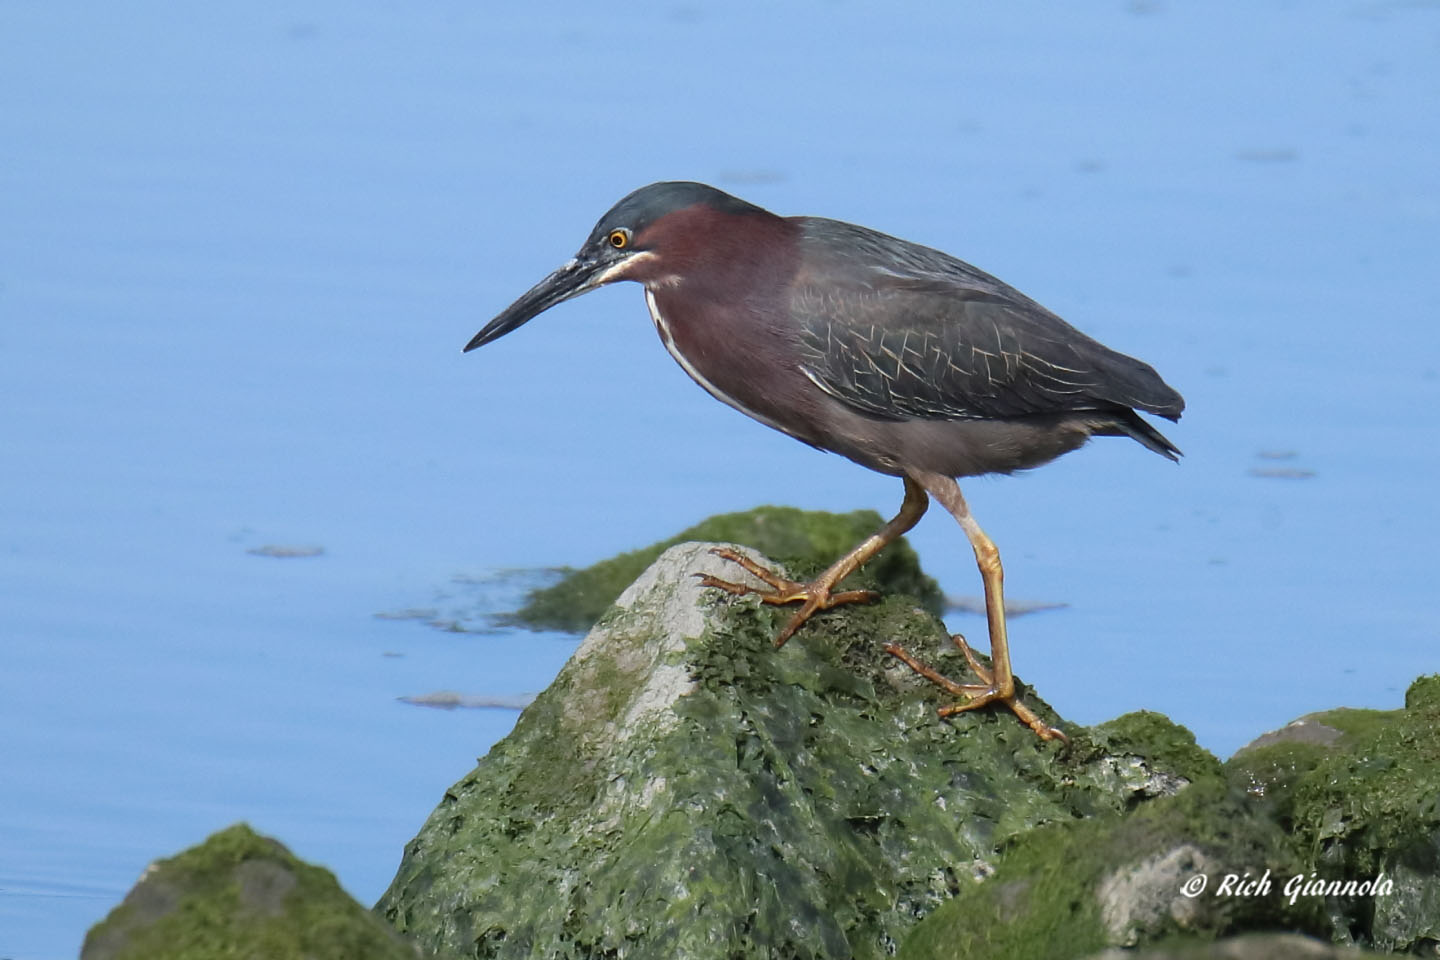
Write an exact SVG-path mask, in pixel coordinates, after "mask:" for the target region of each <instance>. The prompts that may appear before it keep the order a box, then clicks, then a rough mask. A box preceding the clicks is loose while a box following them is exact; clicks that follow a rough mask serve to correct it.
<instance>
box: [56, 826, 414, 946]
mask: <svg viewBox="0 0 1440 960" xmlns="http://www.w3.org/2000/svg"><path fill="white" fill-rule="evenodd" d="M415 956H417V954H416V952H415V951H414V949H413V948H411V947H410V946H408V945H406V944H405V943H403V942H402V941H401V940H400V939H399V938H398V937H396V936H395V934H394V933H393V932H392V931H390V930H389V929H387V928H386V927H385V926H384V925H383V924H381V923H379V922H378V921H377V920H376V918H375V917H374V916H373V915H372V914H370V913H369V912H367V911H366V910H365V909H364V908H363V907H362V906H360V904H358V903H356V902H355V901H354V900H352V899H351V898H350V896H349V895H348V894H346V893H345V891H344V890H342V889H341V888H340V884H339V883H337V882H336V880H335V876H334V875H333V874H332V873H330V871H328V870H325V869H322V868H320V867H315V866H311V865H309V864H307V863H304V862H303V861H301V860H299V859H298V858H296V857H295V855H294V854H292V853H291V852H290V851H289V850H287V849H285V847H284V846H282V845H281V844H279V843H277V842H276V841H274V840H271V839H269V838H266V837H262V836H260V835H258V834H256V833H255V832H254V831H253V830H251V829H250V828H249V827H248V826H246V825H245V824H236V825H235V826H232V827H229V828H227V829H225V830H222V831H220V832H219V833H216V834H214V835H213V836H211V837H210V838H209V839H207V840H206V841H205V842H204V843H203V844H200V845H199V846H196V847H192V848H190V849H189V850H186V851H184V852H182V853H180V854H179V855H177V856H175V857H172V858H170V859H168V860H161V861H159V862H158V863H156V864H155V865H154V866H153V867H152V868H151V870H149V871H147V872H146V875H145V877H144V878H142V879H141V881H140V883H138V884H137V885H136V887H135V888H134V890H132V891H131V893H130V895H129V896H127V897H126V898H125V900H124V902H122V903H121V904H120V905H119V906H118V907H116V908H115V909H114V910H112V911H111V912H110V914H109V916H107V917H106V918H105V919H104V920H103V921H102V922H100V923H98V924H96V925H95V926H94V927H93V928H92V929H91V930H90V932H89V934H88V935H87V936H86V938H85V945H84V948H83V949H82V951H81V958H82V960H131V958H134V960H141V958H144V960H214V958H216V957H226V958H234V960H250V958H254V960H289V958H295V960H301V958H304V960H326V958H335V960H400V958H412V960H413V958H414V957H415Z"/></svg>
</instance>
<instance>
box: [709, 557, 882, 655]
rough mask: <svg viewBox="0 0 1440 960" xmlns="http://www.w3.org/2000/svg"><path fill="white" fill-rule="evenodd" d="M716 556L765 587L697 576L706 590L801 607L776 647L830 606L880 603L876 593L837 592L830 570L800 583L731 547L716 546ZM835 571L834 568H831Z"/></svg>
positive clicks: (859, 591) (776, 642)
mask: <svg viewBox="0 0 1440 960" xmlns="http://www.w3.org/2000/svg"><path fill="white" fill-rule="evenodd" d="M710 552H711V553H713V554H715V556H717V557H721V558H723V559H725V560H729V561H730V562H731V563H738V564H739V565H740V566H742V567H744V568H745V569H746V570H748V571H749V572H750V573H751V574H753V575H754V576H755V577H756V578H757V579H759V580H762V581H764V582H765V583H766V584H767V586H766V587H752V586H747V585H746V584H743V583H732V582H731V581H729V580H721V579H720V578H719V577H712V576H711V575H710V574H708V573H697V574H696V576H697V577H699V578H700V584H701V585H702V586H706V587H714V588H716V589H717V590H724V591H725V592H726V593H730V594H734V595H735V596H737V597H743V596H745V595H746V594H752V593H753V594H754V595H755V596H757V597H759V598H760V602H761V603H768V604H771V605H773V606H783V605H785V604H787V603H799V604H802V606H801V607H800V609H799V610H797V611H796V612H795V616H793V617H791V618H790V622H789V623H787V624H785V629H784V630H781V631H780V635H779V636H778V637H776V638H775V646H777V647H780V646H784V644H785V641H786V640H789V639H790V638H791V637H793V636H794V635H795V631H796V630H799V629H800V627H801V626H803V625H804V623H805V621H806V620H809V619H810V617H811V616H812V615H813V614H815V613H817V612H818V611H820V610H829V609H830V608H831V607H838V606H840V604H842V603H865V602H868V601H871V600H877V599H879V597H880V594H878V593H876V592H875V591H874V590H841V591H839V592H834V591H833V589H832V588H833V587H834V586H835V584H834V582H833V581H830V580H828V579H827V576H828V575H829V573H830V571H829V570H827V571H825V573H822V574H821V575H820V576H818V577H816V578H815V579H814V580H812V581H810V582H809V583H799V582H797V581H794V580H790V579H787V578H786V577H782V576H780V575H779V574H778V573H776V572H775V571H773V570H767V569H765V568H764V567H762V566H760V564H758V563H756V562H755V561H754V560H751V559H750V558H749V557H747V556H745V555H744V554H742V553H737V552H736V551H734V550H731V549H730V548H729V547H715V548H714V549H712V550H711V551H710ZM832 569H833V568H832Z"/></svg>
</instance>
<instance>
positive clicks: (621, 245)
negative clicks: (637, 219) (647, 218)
mask: <svg viewBox="0 0 1440 960" xmlns="http://www.w3.org/2000/svg"><path fill="white" fill-rule="evenodd" d="M605 239H606V240H608V241H610V246H612V247H614V248H615V249H616V250H624V249H625V248H626V247H628V246H630V231H629V230H623V229H622V230H611V231H610V236H608V237H606V238H605Z"/></svg>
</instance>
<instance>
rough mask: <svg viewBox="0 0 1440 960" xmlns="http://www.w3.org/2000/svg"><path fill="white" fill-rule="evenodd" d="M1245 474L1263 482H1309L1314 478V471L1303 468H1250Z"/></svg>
mask: <svg viewBox="0 0 1440 960" xmlns="http://www.w3.org/2000/svg"><path fill="white" fill-rule="evenodd" d="M1246 473H1248V474H1250V476H1252V477H1260V478H1262V479H1265V480H1309V479H1310V478H1311V477H1313V476H1315V471H1314V470H1307V469H1305V468H1304V467H1251V468H1250V469H1249V470H1247V471H1246Z"/></svg>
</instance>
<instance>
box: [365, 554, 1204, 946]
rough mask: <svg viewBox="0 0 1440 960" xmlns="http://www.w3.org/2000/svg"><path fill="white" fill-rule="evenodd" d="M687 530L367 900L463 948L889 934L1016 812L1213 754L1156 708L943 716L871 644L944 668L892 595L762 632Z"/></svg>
mask: <svg viewBox="0 0 1440 960" xmlns="http://www.w3.org/2000/svg"><path fill="white" fill-rule="evenodd" d="M709 546H710V545H708V544H693V543H692V544H686V545H683V546H679V547H675V548H672V549H671V550H669V551H667V552H666V553H665V554H664V555H663V556H662V557H661V558H660V559H659V560H658V561H657V562H656V563H655V564H654V565H653V566H652V567H651V568H650V569H649V570H647V571H646V572H645V573H644V575H643V576H641V577H640V579H639V580H638V581H636V582H635V583H634V584H633V585H632V586H631V587H630V588H629V589H627V590H626V591H625V592H624V594H623V595H622V596H621V597H620V598H619V600H618V601H617V603H616V605H615V607H614V608H613V609H612V610H611V611H610V612H608V613H607V614H606V615H605V616H604V618H603V619H602V620H601V622H600V623H599V624H598V625H597V626H596V628H595V629H594V630H593V631H592V632H591V633H590V634H589V635H588V636H587V637H586V639H585V641H584V643H583V644H582V645H581V646H580V648H579V649H578V650H577V651H576V653H575V655H574V657H573V658H572V659H571V661H570V662H569V663H568V664H567V665H566V666H565V668H564V669H563V670H562V671H561V673H560V676H559V677H558V678H557V680H556V681H555V683H554V684H553V685H552V686H551V687H550V688H549V689H548V690H546V691H545V692H544V693H542V694H541V695H540V696H539V697H538V698H537V699H536V701H535V702H534V704H532V705H531V706H530V707H529V708H527V709H526V711H525V712H524V713H523V714H522V715H521V717H520V720H519V722H518V723H517V725H516V727H515V729H514V731H513V732H512V733H511V735H510V736H509V737H507V738H506V739H505V740H503V741H502V742H501V743H499V744H497V745H496V746H495V747H494V748H493V749H492V750H491V751H490V753H489V754H488V755H487V756H486V757H485V758H483V759H482V760H481V761H480V764H479V766H478V767H477V768H476V769H475V770H474V771H473V772H472V773H470V774H469V775H468V776H466V777H465V778H464V779H462V780H461V781H460V782H459V783H457V784H455V785H454V786H453V787H452V788H451V789H450V790H448V791H447V792H446V794H445V796H444V798H443V800H442V801H441V803H440V805H439V807H438V808H437V809H436V810H435V812H434V813H433V814H432V815H431V816H430V818H429V820H428V821H427V822H426V824H425V826H424V827H423V828H422V830H421V831H420V834H419V836H417V837H416V839H415V840H414V841H413V842H411V843H410V844H409V845H408V846H407V847H406V850H405V856H404V860H403V862H402V863H401V866H400V869H399V872H398V873H397V875H396V877H395V880H394V882H393V883H392V885H391V887H390V889H389V890H388V891H387V892H386V894H385V895H384V897H383V898H382V899H381V901H380V903H379V904H378V905H377V907H376V910H377V911H378V912H379V913H380V915H381V916H383V917H384V918H385V919H387V920H388V921H389V922H391V923H393V924H394V925H395V926H396V927H397V928H398V929H399V930H401V931H404V932H405V933H407V934H409V935H410V936H412V937H413V938H414V939H415V940H416V941H417V942H419V943H420V944H421V945H422V946H424V947H426V948H428V949H432V950H434V951H436V952H437V953H442V954H444V953H450V954H454V955H458V956H464V957H485V958H511V957H514V958H520V957H527V958H529V957H535V958H592V957H620V956H623V957H626V958H630V960H646V958H666V960H668V958H673V957H685V958H696V960H699V958H708V957H715V958H732V957H746V958H749V957H827V958H831V957H833V958H842V957H858V958H872V957H873V958H878V957H885V956H890V955H893V953H894V951H895V950H896V948H897V945H898V944H899V943H900V941H901V940H902V939H904V937H905V936H906V935H907V934H908V933H909V931H910V930H911V928H912V927H913V926H914V925H915V923H916V922H917V920H918V919H919V918H921V917H923V916H925V915H926V914H928V913H930V912H932V911H933V910H935V908H936V907H937V906H939V905H940V904H942V903H944V902H945V901H947V900H948V899H949V898H950V897H951V896H953V895H954V894H955V893H956V892H957V891H959V890H961V889H965V888H969V887H971V886H972V885H974V884H975V883H976V880H977V878H980V877H984V876H986V875H988V874H989V873H991V872H992V871H993V864H994V863H995V862H996V860H997V851H998V850H1000V849H1001V848H1003V847H1006V846H1008V845H1011V844H1013V843H1016V842H1018V841H1019V840H1020V838H1022V837H1024V836H1025V835H1027V834H1028V833H1030V832H1031V831H1033V830H1035V829H1036V828H1037V827H1038V826H1040V825H1042V824H1046V823H1063V822H1068V821H1072V820H1074V819H1075V818H1076V817H1079V816H1087V815H1092V814H1097V813H1108V814H1111V815H1118V813H1119V812H1120V811H1122V810H1124V809H1126V808H1128V807H1132V806H1134V805H1136V804H1137V803H1140V802H1142V801H1143V800H1144V798H1145V797H1147V796H1158V795H1163V794H1165V793H1167V792H1170V791H1172V790H1173V789H1177V788H1178V787H1179V786H1180V785H1181V784H1182V783H1183V782H1186V781H1187V780H1188V778H1190V777H1192V776H1197V775H1199V773H1197V771H1201V772H1204V771H1207V770H1208V771H1212V775H1213V769H1214V766H1215V764H1214V761H1213V758H1210V759H1209V760H1206V758H1205V756H1204V755H1203V752H1196V750H1195V749H1194V747H1193V741H1192V742H1191V743H1190V744H1189V748H1188V749H1186V748H1183V745H1177V743H1176V741H1177V740H1183V739H1184V738H1183V736H1179V735H1176V734H1175V733H1174V730H1175V728H1173V726H1171V725H1168V724H1161V723H1158V722H1157V721H1154V720H1153V719H1152V720H1147V721H1146V722H1142V723H1139V724H1134V725H1132V728H1131V729H1129V730H1128V731H1127V730H1124V729H1119V728H1117V729H1115V730H1112V731H1105V730H1102V731H1100V733H1099V734H1098V736H1094V737H1081V738H1077V744H1076V747H1075V749H1073V750H1071V751H1069V752H1067V751H1066V750H1065V748H1064V747H1063V746H1062V745H1061V744H1059V743H1053V742H1052V743H1044V742H1041V741H1040V740H1039V739H1038V738H1037V737H1036V736H1035V735H1034V734H1033V733H1032V732H1031V731H1030V730H1028V729H1027V728H1025V727H1024V726H1022V725H1021V724H1019V723H1018V722H1017V721H1016V719H1015V717H1014V716H1013V715H1012V714H1011V713H1010V712H1009V711H1005V710H981V711H976V712H973V713H965V714H961V715H959V716H957V717H955V718H953V719H951V720H946V721H942V720H940V719H939V718H938V717H937V716H936V713H935V707H936V706H937V705H938V704H939V703H941V702H942V700H941V697H940V695H939V694H938V693H937V691H936V690H935V689H934V688H933V687H931V686H930V685H929V684H928V683H925V682H923V681H921V680H919V679H918V678H917V677H915V676H914V675H913V674H911V673H910V672H909V670H908V669H906V668H904V667H903V666H902V665H900V664H898V663H897V662H895V661H894V660H892V659H891V658H889V657H887V656H886V655H885V654H884V653H883V652H882V650H881V647H882V645H883V644H884V643H885V642H886V641H897V642H900V643H902V644H904V645H906V646H907V647H909V648H910V649H911V650H912V651H914V652H916V653H917V655H921V656H924V657H926V658H929V659H932V660H933V661H935V662H936V663H937V665H938V666H939V667H940V669H942V670H943V671H945V672H947V673H949V674H950V675H952V676H957V677H958V676H963V675H964V665H963V660H961V658H960V657H959V655H958V654H957V653H956V652H955V651H954V648H953V646H952V645H951V644H950V643H949V642H948V639H947V637H946V634H945V631H944V628H943V626H942V625H941V624H940V623H939V622H938V621H937V620H936V619H935V618H934V617H933V615H932V614H931V613H929V612H927V611H925V610H923V609H920V608H919V607H917V606H916V604H915V603H914V601H913V600H908V599H904V598H896V597H890V598H888V599H886V600H883V601H881V602H879V603H876V604H871V605H856V606H850V607H846V608H843V612H842V611H836V612H835V613H832V614H829V615H824V616H820V617H817V618H815V619H814V620H813V621H811V623H810V624H808V625H807V626H806V628H805V629H804V630H803V631H801V633H800V634H799V635H797V636H796V638H795V639H793V640H791V641H790V642H789V643H788V644H787V645H786V646H785V647H783V648H781V649H778V650H777V649H775V647H774V645H773V642H772V638H773V637H774V636H775V634H776V632H777V631H778V629H779V627H780V626H781V625H782V624H783V623H784V621H785V619H786V618H788V617H789V616H790V615H791V614H790V611H789V610H786V609H779V610H777V609H775V608H771V607H764V606H761V605H759V604H757V603H755V602H754V601H753V600H748V601H735V600H733V599H732V598H729V597H727V596H723V595H721V594H719V593H718V591H714V590H705V589H702V588H701V587H700V586H699V584H698V582H697V580H696V579H695V578H694V576H692V574H695V573H713V574H715V575H718V576H723V577H728V578H732V579H735V578H738V577H741V576H743V574H741V573H740V571H738V569H737V568H736V567H735V565H733V564H729V563H726V562H724V561H722V560H720V559H719V558H717V557H715V556H713V555H712V554H710V553H709ZM747 552H749V551H747ZM752 555H753V554H752ZM756 559H758V560H760V562H762V563H768V562H769V561H766V560H765V559H764V558H762V557H758V556H757V557H756ZM1022 691H1023V695H1024V697H1025V699H1026V701H1027V702H1028V703H1029V704H1030V706H1032V707H1034V708H1035V709H1036V710H1037V711H1038V712H1039V713H1040V714H1041V715H1042V717H1043V718H1044V719H1045V720H1046V721H1047V722H1050V723H1055V722H1057V721H1056V718H1055V717H1054V715H1053V712H1052V711H1050V710H1049V708H1048V707H1047V706H1046V705H1045V704H1044V703H1043V702H1042V701H1040V700H1038V699H1037V698H1036V697H1035V696H1034V694H1033V693H1032V692H1030V691H1028V690H1025V689H1024V688H1023V687H1022ZM1147 723H1148V724H1149V725H1150V726H1152V727H1155V728H1156V729H1160V730H1163V732H1164V733H1165V734H1166V735H1165V736H1163V737H1161V738H1160V739H1161V740H1164V741H1165V745H1164V747H1163V748H1162V749H1159V750H1156V751H1153V752H1152V751H1151V750H1150V749H1149V748H1148V747H1147V746H1146V745H1145V744H1144V743H1143V742H1142V741H1143V739H1144V738H1143V737H1141V736H1140V735H1139V734H1140V732H1141V730H1142V728H1144V727H1145V726H1146V724H1147ZM1110 740H1113V741H1114V742H1120V741H1124V743H1125V744H1126V747H1125V749H1126V751H1128V752H1126V753H1124V754H1123V755H1114V754H1111V753H1108V752H1106V749H1105V748H1104V747H1103V746H1102V745H1101V744H1103V743H1105V742H1109V741H1110ZM1117 756H1118V762H1117ZM1177 758H1179V759H1178V760H1177ZM1036 955H1044V954H1043V953H1042V954H1036Z"/></svg>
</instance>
